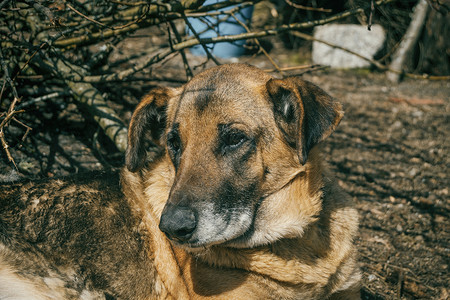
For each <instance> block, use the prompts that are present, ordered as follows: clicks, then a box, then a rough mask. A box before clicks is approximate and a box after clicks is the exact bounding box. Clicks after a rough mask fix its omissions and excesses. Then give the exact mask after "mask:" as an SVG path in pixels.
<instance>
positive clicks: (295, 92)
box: [266, 77, 344, 164]
mask: <svg viewBox="0 0 450 300" xmlns="http://www.w3.org/2000/svg"><path fill="white" fill-rule="evenodd" d="M266 88H267V91H268V93H269V96H270V98H271V101H272V103H273V111H274V116H275V121H276V122H277V125H278V127H279V128H280V130H281V131H282V132H283V135H284V137H285V139H286V141H287V142H288V144H289V145H291V146H292V147H295V149H297V153H298V158H299V161H300V163H301V164H305V163H306V159H307V157H308V153H309V151H310V150H311V148H312V147H314V146H315V145H316V144H317V143H319V142H320V141H322V140H324V139H325V138H326V137H328V136H329V135H330V134H331V133H332V132H333V131H334V130H335V128H336V126H337V125H338V124H339V122H340V121H341V119H342V117H343V115H344V114H343V111H342V106H341V104H340V103H339V102H337V101H335V100H334V99H333V98H332V97H331V96H329V95H328V94H327V93H325V92H324V91H323V90H322V89H320V88H319V87H317V86H316V85H314V84H312V83H310V82H307V81H304V80H301V79H300V78H296V77H289V78H286V79H283V80H281V79H271V80H269V81H268V82H267V84H266Z"/></svg>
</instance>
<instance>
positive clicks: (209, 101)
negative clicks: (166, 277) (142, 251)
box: [126, 64, 342, 248]
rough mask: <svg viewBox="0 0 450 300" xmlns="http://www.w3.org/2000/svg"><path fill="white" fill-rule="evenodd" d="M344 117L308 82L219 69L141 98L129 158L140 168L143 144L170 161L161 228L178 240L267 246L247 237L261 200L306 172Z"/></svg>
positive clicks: (255, 231) (254, 229) (240, 68)
mask: <svg viewBox="0 0 450 300" xmlns="http://www.w3.org/2000/svg"><path fill="white" fill-rule="evenodd" d="M341 117H342V113H341V111H340V105H339V104H338V103H337V102H335V101H334V100H333V99H332V98H331V97H329V96H328V95H327V94H325V93H324V92H323V91H322V90H320V89H319V88H318V87H316V86H314V85H312V84H310V83H308V82H305V81H302V80H300V79H297V78H288V79H285V80H276V79H272V78H271V77H270V76H269V75H267V74H266V73H264V72H263V71H261V70H259V69H257V68H254V67H251V66H248V65H242V64H233V65H223V66H219V67H216V68H212V69H209V70H207V71H205V72H203V73H201V74H199V75H197V76H195V77H194V78H193V79H192V80H191V81H190V82H188V83H187V84H186V85H184V86H183V87H181V88H178V89H168V88H159V89H156V90H154V91H152V92H151V93H150V94H149V95H148V96H147V97H145V98H144V99H143V101H142V102H141V103H140V104H139V106H138V107H137V109H136V111H135V113H134V114H133V117H132V121H131V124H130V130H129V146H128V149H127V155H126V164H127V167H128V169H129V170H130V171H133V172H135V171H138V170H140V169H141V168H145V166H146V163H147V162H146V157H147V150H148V145H149V144H150V145H151V146H152V147H153V149H156V150H157V151H159V155H160V158H159V159H163V160H165V162H168V164H167V165H168V168H169V170H168V173H169V174H171V175H170V176H171V178H172V180H171V182H172V186H171V188H170V192H169V193H168V195H167V201H166V202H165V203H164V208H163V210H162V212H161V217H160V229H161V230H162V231H163V232H164V233H165V234H166V235H167V236H168V237H169V238H170V239H171V240H172V241H174V242H175V243H177V244H179V245H183V246H185V247H186V248H199V247H207V246H211V245H215V244H226V245H230V246H235V247H247V246H254V245H257V244H262V243H267V242H271V238H270V237H268V236H270V233H268V234H264V236H265V238H258V239H256V240H255V238H253V237H255V236H262V235H261V231H264V230H267V229H264V228H262V226H256V225H255V224H260V223H261V218H268V216H267V215H268V214H267V212H266V211H265V212H261V211H260V210H261V207H262V204H263V203H264V201H269V200H267V199H268V198H270V195H272V194H274V193H277V192H279V191H280V190H282V189H283V187H284V186H286V185H287V184H288V183H289V182H290V181H292V180H293V178H295V177H296V176H297V175H298V174H299V173H301V172H302V171H304V170H305V164H306V162H307V158H308V153H309V151H310V149H311V148H312V147H313V146H314V145H315V144H317V143H318V142H319V141H321V140H322V139H323V138H325V137H326V136H327V135H329V134H330V133H331V132H332V130H334V128H335V127H336V126H337V124H338V123H339V121H340V119H341ZM151 201H152V200H151V199H150V202H151ZM286 209H289V208H288V207H286ZM279 213H280V212H273V214H274V216H272V217H275V218H276V214H279ZM274 239H275V237H274ZM250 241H251V242H250Z"/></svg>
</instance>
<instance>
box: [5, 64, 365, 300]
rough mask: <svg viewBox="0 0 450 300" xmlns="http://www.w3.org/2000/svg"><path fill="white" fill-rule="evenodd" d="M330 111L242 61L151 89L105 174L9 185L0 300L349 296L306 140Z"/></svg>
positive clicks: (334, 206) (348, 265) (337, 236)
mask: <svg viewBox="0 0 450 300" xmlns="http://www.w3.org/2000/svg"><path fill="white" fill-rule="evenodd" d="M341 118H342V112H341V106H340V104H339V103H337V102H335V101H334V100H333V99H332V98H331V97H330V96H328V95H327V94H326V93H325V92H323V91H322V90H321V89H319V88H318V87H317V86H315V85H313V84H311V83H309V82H306V81H303V80H301V79H298V78H287V79H284V80H277V79H273V78H272V77H270V76H269V75H267V74H266V73H264V72H262V71H261V70H259V69H257V68H254V67H251V66H248V65H243V64H233V65H223V66H219V67H215V68H212V69H209V70H207V71H204V72H203V73H200V74H199V75H197V76H195V77H194V78H193V79H192V80H191V81H190V82H189V83H187V84H186V85H184V86H182V87H180V88H177V89H169V88H158V89H155V90H153V91H152V92H151V93H150V94H148V95H147V96H146V97H145V98H144V99H143V100H142V101H141V103H140V104H139V105H138V107H137V108H136V111H135V112H134V114H133V117H132V120H131V124H130V128H129V141H128V142H129V147H128V149H127V153H126V166H127V169H125V170H123V172H122V174H121V186H122V192H123V194H122V193H121V191H120V190H119V189H118V186H119V184H118V180H119V179H118V178H116V179H115V177H114V176H108V178H105V176H103V175H102V174H98V175H97V176H94V177H93V178H86V177H84V178H76V179H70V180H66V181H63V180H58V181H50V182H43V183H39V184H37V183H28V184H17V185H16V186H15V187H14V188H13V189H9V190H8V191H6V192H4V193H3V196H2V197H4V198H5V199H4V200H2V201H1V202H0V205H1V206H2V207H1V211H0V218H1V219H0V242H1V243H0V298H2V296H11V297H13V298H14V297H15V298H14V299H16V298H20V297H22V298H27V297H28V296H30V295H32V296H34V299H60V298H82V299H94V298H102V297H106V298H107V299H114V298H119V299H165V298H174V299H190V298H191V299H203V298H219V299H327V298H330V299H358V298H359V281H360V273H359V270H358V268H357V266H356V262H355V255H356V250H355V248H354V246H353V239H354V237H355V235H356V233H357V227H358V225H357V223H358V216H357V213H356V211H355V209H354V208H352V206H351V201H349V198H348V196H347V195H346V194H345V193H343V192H342V191H341V190H340V188H339V187H338V186H337V185H336V183H335V182H334V181H333V179H332V177H331V176H330V175H329V174H328V172H327V171H326V169H325V168H324V166H323V163H322V160H321V158H320V155H319V151H318V149H317V147H314V146H315V145H316V144H317V143H319V142H320V141H322V140H323V139H324V138H326V137H327V136H328V135H330V134H331V132H332V131H333V130H334V129H335V127H336V126H337V124H338V123H339V121H340V119H341Z"/></svg>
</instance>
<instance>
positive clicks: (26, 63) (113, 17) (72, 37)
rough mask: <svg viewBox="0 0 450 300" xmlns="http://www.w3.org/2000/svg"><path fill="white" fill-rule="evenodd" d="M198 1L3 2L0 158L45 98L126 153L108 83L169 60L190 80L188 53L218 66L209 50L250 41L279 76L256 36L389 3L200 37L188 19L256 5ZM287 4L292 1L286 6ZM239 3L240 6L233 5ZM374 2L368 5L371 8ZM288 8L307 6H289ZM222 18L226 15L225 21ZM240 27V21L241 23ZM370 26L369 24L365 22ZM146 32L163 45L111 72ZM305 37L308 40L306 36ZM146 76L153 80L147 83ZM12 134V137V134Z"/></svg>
mask: <svg viewBox="0 0 450 300" xmlns="http://www.w3.org/2000/svg"><path fill="white" fill-rule="evenodd" d="M204 2H205V1H204V0H203V1H202V0H181V1H160V0H93V1H85V0H70V1H66V0H57V1H45V0H44V1H39V0H3V1H2V2H1V3H0V45H1V47H0V63H1V69H2V72H3V75H2V76H1V81H0V84H1V91H0V141H1V144H2V148H3V150H2V154H6V157H7V160H8V161H9V162H10V163H12V164H14V158H13V156H12V155H11V153H10V151H9V147H10V145H9V144H10V143H11V142H10V140H9V139H8V133H9V131H8V130H9V129H10V127H11V126H9V125H11V124H14V126H15V128H16V131H17V128H20V130H21V131H22V134H21V136H22V139H25V138H26V136H27V134H28V133H29V132H30V130H32V128H31V127H30V126H29V125H27V124H26V122H23V121H22V120H21V114H22V113H23V112H24V111H26V110H27V109H28V108H29V107H31V106H33V105H36V103H39V102H42V101H53V100H55V99H61V98H64V97H70V98H72V99H74V100H75V103H76V104H77V105H79V106H80V109H81V108H82V109H83V110H84V111H88V112H89V114H90V115H91V117H92V118H93V119H95V120H96V121H97V122H98V124H99V126H100V127H101V128H102V130H103V131H104V133H105V134H106V135H107V136H108V137H109V138H110V139H111V140H112V141H113V143H114V145H115V146H116V147H117V149H118V150H119V151H121V152H123V151H125V149H126V142H127V139H126V135H127V129H126V127H125V125H124V124H123V123H122V122H121V120H120V118H119V117H118V116H117V113H116V112H115V111H114V110H113V109H112V108H110V107H109V106H108V105H107V102H106V101H105V97H104V94H102V92H101V87H102V86H104V85H105V84H111V83H115V82H124V81H131V80H137V78H142V76H141V77H139V76H140V74H142V72H144V71H146V72H147V73H150V74H151V70H152V68H154V67H155V66H157V65H161V64H163V63H165V62H166V61H167V60H169V59H172V58H174V57H177V56H179V57H181V59H182V61H183V64H184V69H185V72H186V79H189V78H190V77H191V76H192V75H193V68H195V67H197V66H193V65H192V64H193V62H192V61H189V60H188V59H187V57H186V53H185V50H186V49H187V48H189V47H192V46H195V45H201V46H202V47H203V49H204V50H205V51H206V54H207V56H206V58H205V60H206V61H205V62H202V63H201V64H205V63H206V62H210V61H212V62H214V63H216V64H219V62H218V60H217V59H216V57H215V56H214V55H213V53H211V51H209V48H208V46H207V45H210V44H214V43H218V42H224V41H238V40H251V41H253V43H254V44H255V45H257V46H258V47H259V48H258V53H261V54H262V55H266V56H267V58H268V59H269V61H271V63H272V64H273V66H274V69H275V70H278V71H282V70H281V69H280V68H279V67H278V65H277V64H276V63H275V61H274V60H272V59H271V58H270V56H269V55H268V53H267V52H266V51H265V50H264V49H263V48H262V47H260V46H261V44H260V43H259V41H258V38H262V37H266V36H274V35H278V34H280V33H285V32H294V31H295V32H297V33H300V32H301V31H302V30H303V31H304V30H307V29H311V28H313V27H314V26H317V25H322V24H326V23H330V22H333V21H337V20H343V19H345V18H348V17H349V16H355V15H366V16H370V15H371V14H373V7H374V6H376V7H380V6H383V5H385V4H387V3H390V2H393V0H379V1H376V2H375V1H367V3H365V4H364V5H361V6H358V7H353V8H352V9H349V10H345V11H341V12H338V13H334V12H333V11H331V10H330V11H328V12H327V15H325V16H323V17H321V18H318V19H316V20H312V21H307V22H295V23H290V24H282V25H275V26H273V27H271V28H264V29H261V30H252V29H251V28H248V27H247V26H246V25H245V24H242V25H243V26H244V27H245V29H246V32H244V33H241V34H238V35H227V36H221V35H218V36H217V37H211V38H201V37H200V33H197V32H195V30H194V28H192V26H191V25H190V23H189V19H188V18H190V17H197V18H201V17H207V16H217V15H218V14H219V12H220V14H221V15H226V16H227V17H229V18H235V19H236V20H238V19H237V18H236V17H235V16H236V13H237V11H238V10H239V9H242V8H245V7H248V6H250V5H254V4H256V3H257V2H259V1H245V0H227V1H223V2H219V3H215V4H210V5H204V4H203V3H204ZM289 2H291V1H289ZM237 4H239V6H236V5H237ZM371 4H372V5H371ZM293 9H308V8H301V7H300V8H299V7H296V6H293ZM225 19H226V18H225ZM238 22H240V21H238ZM179 24H182V25H183V27H184V26H185V25H187V26H188V27H189V28H190V29H191V30H192V31H193V33H194V34H193V35H191V36H186V35H185V34H184V33H183V30H182V29H181V30H180V26H178V25H179ZM369 25H370V24H369ZM143 28H159V30H161V28H163V31H164V38H165V42H163V43H160V44H158V45H155V47H151V48H150V49H146V51H144V52H143V53H142V54H141V55H140V57H139V59H136V60H135V61H133V60H131V61H129V62H128V64H127V65H126V66H127V67H125V68H120V67H117V66H116V67H115V68H114V67H113V64H111V62H110V56H111V53H112V52H113V50H114V49H115V48H116V46H117V45H118V44H119V43H121V42H123V41H124V40H125V39H127V37H129V36H130V34H132V33H133V32H136V31H137V30H139V29H143ZM302 37H303V38H305V39H308V38H312V37H311V36H308V35H306V34H303V35H302ZM150 79H151V78H150ZM16 135H17V134H16Z"/></svg>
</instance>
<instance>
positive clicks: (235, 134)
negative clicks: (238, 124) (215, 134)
mask: <svg viewBox="0 0 450 300" xmlns="http://www.w3.org/2000/svg"><path fill="white" fill-rule="evenodd" d="M247 140H248V137H247V135H246V134H245V133H244V132H243V131H241V130H238V129H231V128H226V129H225V130H222V132H221V135H220V142H221V146H222V147H221V148H222V151H229V150H234V149H237V148H239V147H240V146H241V145H243V144H244V143H245V142H246V141H247Z"/></svg>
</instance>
